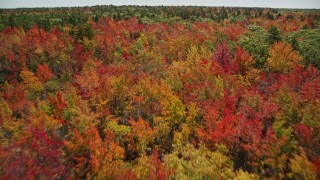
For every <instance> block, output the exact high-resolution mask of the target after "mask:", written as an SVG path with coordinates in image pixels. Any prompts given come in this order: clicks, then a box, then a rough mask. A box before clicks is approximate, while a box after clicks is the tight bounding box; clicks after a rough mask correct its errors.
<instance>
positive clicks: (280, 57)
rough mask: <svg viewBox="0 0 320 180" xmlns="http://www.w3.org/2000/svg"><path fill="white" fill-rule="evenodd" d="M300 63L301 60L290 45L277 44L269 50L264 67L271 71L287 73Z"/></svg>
mask: <svg viewBox="0 0 320 180" xmlns="http://www.w3.org/2000/svg"><path fill="white" fill-rule="evenodd" d="M301 61H302V58H301V57H300V55H299V54H298V53H297V52H296V51H294V50H293V48H292V46H291V45H290V44H286V43H284V42H277V43H275V44H274V45H273V46H272V47H271V49H270V50H269V58H268V60H267V63H266V66H267V67H268V68H269V69H270V70H272V71H275V72H282V73H287V72H289V71H290V70H292V69H293V67H294V66H295V65H297V64H298V63H299V62H301Z"/></svg>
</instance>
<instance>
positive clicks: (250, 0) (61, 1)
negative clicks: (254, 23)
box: [0, 0, 320, 9]
mask: <svg viewBox="0 0 320 180" xmlns="http://www.w3.org/2000/svg"><path fill="white" fill-rule="evenodd" d="M110 4H112V5H148V6H157V5H164V6H171V5H173V6H180V5H185V6H187V5H192V6H231V7H271V8H307V9H320V0H153V1H151V0H131V1H129V0H0V8H22V7H74V6H95V5H110Z"/></svg>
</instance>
